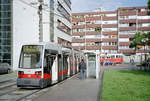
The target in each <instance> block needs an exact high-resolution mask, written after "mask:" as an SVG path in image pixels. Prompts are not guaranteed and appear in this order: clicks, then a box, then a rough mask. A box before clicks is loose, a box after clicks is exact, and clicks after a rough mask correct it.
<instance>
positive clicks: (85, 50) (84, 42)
mask: <svg viewBox="0 0 150 101" xmlns="http://www.w3.org/2000/svg"><path fill="white" fill-rule="evenodd" d="M84 17H85V33H84V46H85V47H84V49H85V51H86V17H87V15H85V16H84Z"/></svg>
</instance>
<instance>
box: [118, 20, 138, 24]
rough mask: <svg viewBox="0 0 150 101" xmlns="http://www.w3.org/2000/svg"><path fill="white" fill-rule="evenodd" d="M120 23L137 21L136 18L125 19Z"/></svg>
mask: <svg viewBox="0 0 150 101" xmlns="http://www.w3.org/2000/svg"><path fill="white" fill-rule="evenodd" d="M119 23H136V19H123V20H120V21H119Z"/></svg>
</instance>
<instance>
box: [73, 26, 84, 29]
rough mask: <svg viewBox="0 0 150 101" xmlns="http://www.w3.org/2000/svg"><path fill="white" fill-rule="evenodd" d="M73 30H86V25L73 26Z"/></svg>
mask: <svg viewBox="0 0 150 101" xmlns="http://www.w3.org/2000/svg"><path fill="white" fill-rule="evenodd" d="M72 28H73V29H77V28H79V29H84V28H85V25H73V26H72Z"/></svg>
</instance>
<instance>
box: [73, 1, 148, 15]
mask: <svg viewBox="0 0 150 101" xmlns="http://www.w3.org/2000/svg"><path fill="white" fill-rule="evenodd" d="M147 2H148V0H72V12H73V13H79V12H91V11H93V10H94V9H96V8H100V7H103V8H104V9H105V11H112V10H116V9H117V8H119V7H133V6H147Z"/></svg>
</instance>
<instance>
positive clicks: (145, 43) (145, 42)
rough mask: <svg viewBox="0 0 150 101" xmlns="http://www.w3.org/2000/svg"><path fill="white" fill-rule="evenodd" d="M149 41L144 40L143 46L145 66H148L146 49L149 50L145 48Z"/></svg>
mask: <svg viewBox="0 0 150 101" xmlns="http://www.w3.org/2000/svg"><path fill="white" fill-rule="evenodd" d="M147 41H148V38H144V39H142V43H143V45H144V57H145V65H147V57H146V55H147V54H146V53H147V52H146V51H147V50H146V49H147V48H146V47H145V46H146V45H147Z"/></svg>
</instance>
